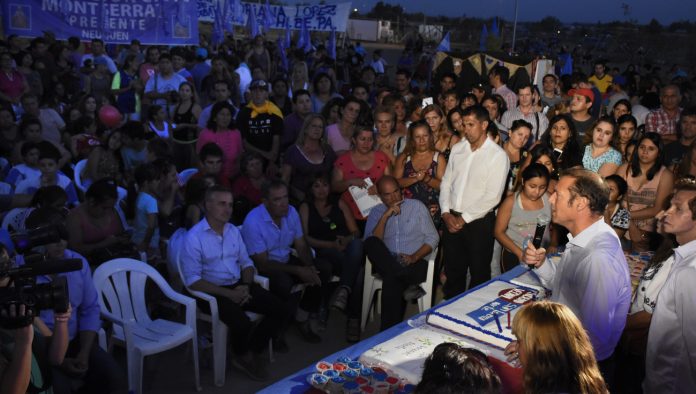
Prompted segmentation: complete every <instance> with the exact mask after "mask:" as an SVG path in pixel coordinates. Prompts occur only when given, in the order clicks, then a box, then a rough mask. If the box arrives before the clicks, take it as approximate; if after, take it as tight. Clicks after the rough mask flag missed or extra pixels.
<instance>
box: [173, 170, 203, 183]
mask: <svg viewBox="0 0 696 394" xmlns="http://www.w3.org/2000/svg"><path fill="white" fill-rule="evenodd" d="M197 173H198V168H187V169H185V170H183V171H181V172H180V173H179V175H178V178H179V186H184V185H185V184H186V182H188V180H189V179H191V177H192V176H194V175H196V174H197Z"/></svg>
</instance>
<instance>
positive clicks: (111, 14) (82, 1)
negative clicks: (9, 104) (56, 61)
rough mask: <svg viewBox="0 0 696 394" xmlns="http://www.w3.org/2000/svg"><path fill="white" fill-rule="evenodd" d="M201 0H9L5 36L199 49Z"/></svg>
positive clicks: (4, 6)
mask: <svg viewBox="0 0 696 394" xmlns="http://www.w3.org/2000/svg"><path fill="white" fill-rule="evenodd" d="M196 15H198V4H197V1H196V0H3V1H2V18H3V26H4V27H5V33H6V34H7V35H10V34H16V35H19V36H24V37H36V36H41V35H42V34H43V31H44V30H47V31H51V32H52V33H53V34H55V36H56V38H58V39H67V38H68V37H71V36H76V37H79V38H80V39H81V40H91V39H94V38H101V39H102V40H104V41H105V42H107V43H129V42H130V41H131V40H133V39H138V40H140V42H142V43H143V44H179V45H185V44H198V20H197V18H196Z"/></svg>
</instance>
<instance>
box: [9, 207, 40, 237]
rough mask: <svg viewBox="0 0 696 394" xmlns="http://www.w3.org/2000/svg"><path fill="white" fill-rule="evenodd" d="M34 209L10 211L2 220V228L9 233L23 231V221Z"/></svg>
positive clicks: (14, 209)
mask: <svg viewBox="0 0 696 394" xmlns="http://www.w3.org/2000/svg"><path fill="white" fill-rule="evenodd" d="M33 210H34V208H13V209H10V210H9V211H8V212H7V213H6V214H5V217H4V218H3V219H2V228H4V229H5V230H7V231H9V232H13V231H19V230H24V221H25V220H26V218H27V217H28V216H29V213H31V211H33Z"/></svg>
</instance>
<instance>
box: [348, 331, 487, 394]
mask: <svg viewBox="0 0 696 394" xmlns="http://www.w3.org/2000/svg"><path fill="white" fill-rule="evenodd" d="M444 342H452V343H456V344H458V345H459V346H462V347H468V348H476V346H474V345H472V344H470V343H468V342H466V341H465V340H464V338H462V337H460V336H458V335H453V334H451V333H448V332H446V331H442V330H438V329H437V328H434V327H429V326H427V325H423V326H420V327H417V328H413V329H410V330H408V331H406V332H404V333H402V334H401V335H398V336H396V337H394V338H392V339H390V340H388V341H386V342H383V343H380V344H379V345H377V346H375V347H373V348H372V349H370V350H368V351H366V352H365V353H363V354H362V356H360V359H359V361H360V362H362V363H363V364H365V365H371V366H374V365H378V366H381V367H382V368H384V369H386V370H389V371H391V372H392V373H394V374H396V375H398V377H399V378H401V379H405V380H407V381H408V382H409V383H411V384H418V382H420V380H421V376H422V375H423V363H424V362H425V359H426V358H427V357H428V356H429V355H430V354H431V353H432V352H433V350H434V349H435V347H436V346H437V345H439V344H441V343H444ZM479 350H481V349H479Z"/></svg>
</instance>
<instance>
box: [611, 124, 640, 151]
mask: <svg viewBox="0 0 696 394" xmlns="http://www.w3.org/2000/svg"><path fill="white" fill-rule="evenodd" d="M616 125H617V127H618V128H619V141H618V142H617V144H616V145H617V146H616V148H617V149H618V151H619V152H621V158H622V159H623V158H624V157H625V156H626V147H627V146H628V144H629V143H630V142H631V141H635V140H637V139H638V135H639V132H638V121H637V120H636V118H634V117H633V115H630V114H626V115H621V116H619V118H618V119H617V120H616Z"/></svg>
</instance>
